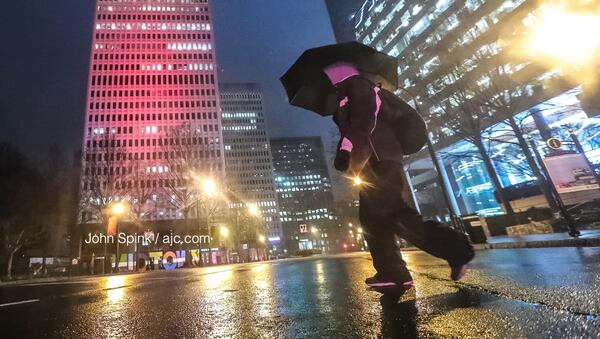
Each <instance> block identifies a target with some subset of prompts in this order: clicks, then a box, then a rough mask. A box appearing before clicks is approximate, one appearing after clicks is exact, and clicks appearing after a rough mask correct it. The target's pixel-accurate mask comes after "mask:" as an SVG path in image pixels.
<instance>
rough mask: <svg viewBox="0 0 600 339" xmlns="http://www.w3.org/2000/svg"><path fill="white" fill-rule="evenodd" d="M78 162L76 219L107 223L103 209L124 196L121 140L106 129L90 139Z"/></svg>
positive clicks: (125, 186) (125, 170) (124, 167)
mask: <svg viewBox="0 0 600 339" xmlns="http://www.w3.org/2000/svg"><path fill="white" fill-rule="evenodd" d="M90 143H91V144H90V148H89V149H88V151H87V152H85V158H84V159H83V161H82V170H83V175H82V195H81V200H82V201H81V208H82V211H83V214H84V215H82V216H80V218H81V220H80V222H89V221H98V222H101V223H107V222H108V215H107V213H106V210H107V208H108V207H109V206H110V205H111V204H113V203H116V202H119V201H121V200H123V199H124V197H125V194H126V192H127V186H128V183H127V178H128V169H127V167H126V165H127V160H126V155H127V153H126V147H125V143H124V141H123V142H122V140H119V139H117V138H116V134H114V133H113V132H112V131H111V130H109V129H108V128H107V129H106V130H105V131H104V133H102V134H100V135H99V136H98V137H97V138H94V139H93V140H91V142H90Z"/></svg>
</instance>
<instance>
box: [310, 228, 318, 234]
mask: <svg viewBox="0 0 600 339" xmlns="http://www.w3.org/2000/svg"><path fill="white" fill-rule="evenodd" d="M310 231H311V232H312V233H317V232H319V230H318V229H317V228H316V227H312V228H311V229H310Z"/></svg>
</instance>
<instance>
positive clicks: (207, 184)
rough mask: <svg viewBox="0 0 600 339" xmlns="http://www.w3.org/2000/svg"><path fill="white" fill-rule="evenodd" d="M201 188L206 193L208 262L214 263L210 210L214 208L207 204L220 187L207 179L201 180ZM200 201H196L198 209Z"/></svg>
mask: <svg viewBox="0 0 600 339" xmlns="http://www.w3.org/2000/svg"><path fill="white" fill-rule="evenodd" d="M200 189H201V191H202V192H203V193H204V194H205V195H206V198H205V201H204V209H205V216H206V228H207V229H208V237H209V241H208V263H209V264H212V262H213V260H212V226H211V224H210V219H211V213H212V212H211V211H210V210H211V209H212V208H211V207H209V206H208V205H207V204H209V202H208V201H207V200H209V199H210V198H212V197H213V196H214V195H215V194H217V193H218V188H217V184H216V183H215V182H214V181H213V180H211V179H205V180H202V181H201V182H200ZM198 203H199V200H197V201H196V209H198ZM199 220H200V215H199V213H198V221H199ZM198 224H199V227H200V222H199V223H198ZM199 231H200V230H199Z"/></svg>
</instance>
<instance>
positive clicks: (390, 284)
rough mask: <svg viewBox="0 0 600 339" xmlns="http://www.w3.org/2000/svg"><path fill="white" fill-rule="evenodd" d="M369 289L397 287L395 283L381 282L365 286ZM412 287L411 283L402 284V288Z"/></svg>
mask: <svg viewBox="0 0 600 339" xmlns="http://www.w3.org/2000/svg"><path fill="white" fill-rule="evenodd" d="M367 285H368V286H370V287H395V286H399V285H398V284H397V283H395V282H381V283H372V284H367ZM412 285H413V281H412V280H411V281H406V282H403V283H402V286H404V287H411V286H412Z"/></svg>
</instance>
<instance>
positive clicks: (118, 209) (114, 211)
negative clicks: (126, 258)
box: [104, 202, 127, 272]
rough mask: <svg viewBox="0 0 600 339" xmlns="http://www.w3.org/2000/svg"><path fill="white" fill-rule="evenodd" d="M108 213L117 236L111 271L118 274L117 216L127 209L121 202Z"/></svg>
mask: <svg viewBox="0 0 600 339" xmlns="http://www.w3.org/2000/svg"><path fill="white" fill-rule="evenodd" d="M110 211H111V214H112V215H111V217H110V218H114V219H113V221H112V222H114V224H115V234H116V236H117V240H116V250H115V268H114V269H113V272H119V259H120V254H119V216H121V215H123V214H125V212H126V211H127V207H126V206H125V204H124V203H123V202H118V203H115V204H114V205H113V206H112V208H111V209H110ZM110 223H111V222H110V221H109V224H110ZM104 260H105V263H106V247H105V253H104Z"/></svg>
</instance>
